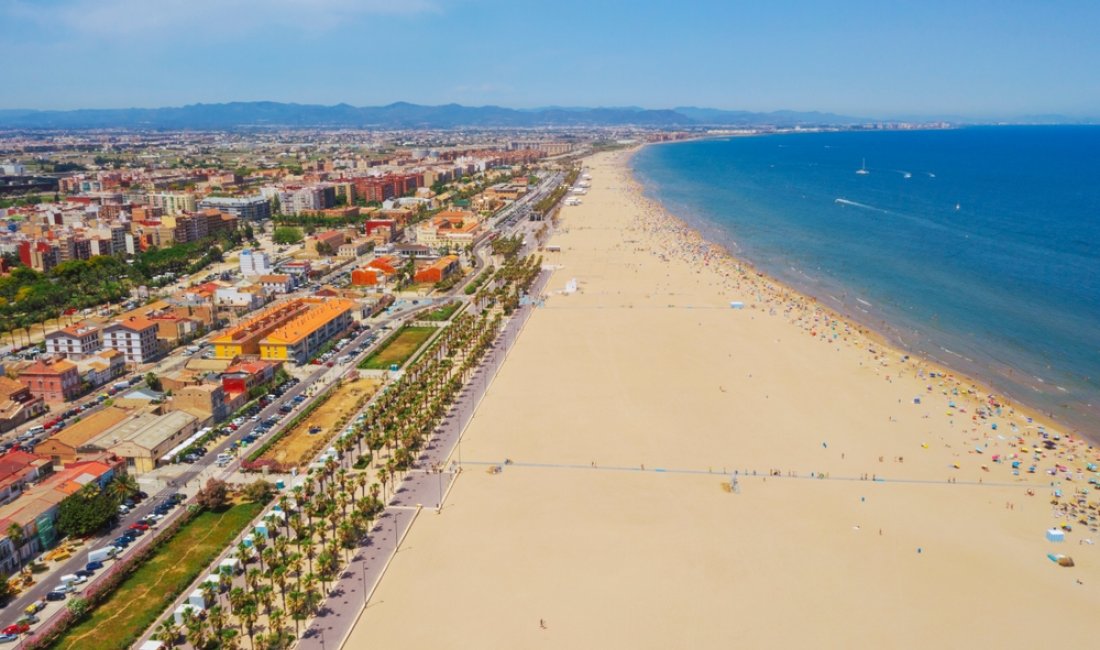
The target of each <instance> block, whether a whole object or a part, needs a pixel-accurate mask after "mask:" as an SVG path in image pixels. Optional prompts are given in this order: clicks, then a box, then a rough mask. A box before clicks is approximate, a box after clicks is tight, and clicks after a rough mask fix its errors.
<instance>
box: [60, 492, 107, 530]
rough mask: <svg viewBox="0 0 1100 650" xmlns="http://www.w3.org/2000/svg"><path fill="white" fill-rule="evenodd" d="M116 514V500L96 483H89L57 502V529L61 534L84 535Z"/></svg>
mask: <svg viewBox="0 0 1100 650" xmlns="http://www.w3.org/2000/svg"><path fill="white" fill-rule="evenodd" d="M89 488H90V489H89ZM117 514H118V501H115V500H114V498H112V497H111V496H110V495H109V494H107V493H106V492H105V491H103V490H100V489H99V487H98V486H96V484H94V483H89V484H88V485H86V486H84V488H82V489H81V490H80V491H79V492H77V493H75V494H71V495H69V496H67V497H65V499H63V500H62V501H61V503H60V504H58V508H57V529H58V530H59V531H60V532H61V534H62V535H68V536H70V537H84V536H86V535H90V534H92V533H94V532H95V531H97V530H99V529H100V528H102V527H103V526H104V525H106V524H107V522H109V521H110V520H111V519H112V518H113V517H115V515H117Z"/></svg>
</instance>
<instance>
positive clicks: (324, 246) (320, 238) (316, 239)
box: [306, 230, 347, 257]
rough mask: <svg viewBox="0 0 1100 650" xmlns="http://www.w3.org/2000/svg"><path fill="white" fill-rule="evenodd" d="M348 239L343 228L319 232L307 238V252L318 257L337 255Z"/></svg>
mask: <svg viewBox="0 0 1100 650" xmlns="http://www.w3.org/2000/svg"><path fill="white" fill-rule="evenodd" d="M346 241H347V233H345V232H344V231H343V230H326V231H325V232H319V233H317V234H315V235H311V236H310V237H308V238H306V253H308V254H310V255H314V256H317V257H320V256H322V255H335V254H336V252H337V251H339V250H340V247H341V246H343V245H344V242H346Z"/></svg>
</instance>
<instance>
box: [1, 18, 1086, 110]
mask: <svg viewBox="0 0 1100 650" xmlns="http://www.w3.org/2000/svg"><path fill="white" fill-rule="evenodd" d="M1056 9H1057V11H1054V10H1052V9H1050V8H1048V7H1046V6H1043V7H1038V6H1036V7H1030V6H1023V5H1017V6H1013V7H1011V8H1010V9H1005V8H1003V7H1002V6H1001V5H996V4H993V3H988V2H977V3H969V4H968V5H967V6H964V7H959V6H954V5H947V4H943V3H928V4H924V5H921V6H919V7H889V8H883V7H880V6H878V5H874V4H871V3H869V2H850V3H846V4H845V5H844V6H843V7H829V8H823V7H820V6H818V5H816V4H814V3H809V2H786V3H781V4H780V5H769V6H767V7H761V6H754V5H751V4H734V5H733V6H730V5H727V4H723V3H716V2H704V3H695V4H693V5H691V6H683V5H675V4H672V3H667V2H661V3H656V4H654V3H647V4H646V5H644V6H631V7H627V6H618V5H611V6H607V5H599V6H595V5H591V4H584V3H579V2H572V1H569V2H563V3H558V4H556V5H555V6H554V8H553V9H545V10H540V11H535V10H532V9H530V8H529V7H519V6H516V5H513V4H508V3H502V2H496V1H495V0H460V1H457V2H444V1H437V0H416V1H413V2H401V3H394V2H384V1H375V0H370V1H366V2H353V1H350V0H321V1H319V2H311V3H305V2H298V1H295V0H278V1H276V2H268V3H259V2H255V1H254V0H237V1H235V2H220V3H215V2H209V1H206V0H199V1H192V2H177V1H175V0H169V1H166V2H161V3H157V4H156V5H153V6H149V5H146V4H143V3H140V2H136V1H135V0H105V1H103V2H96V3H93V2H90V1H88V0H53V1H51V2H45V3H33V4H32V3H28V2H25V1H21V0H6V1H2V2H0V38H3V39H4V41H5V42H6V43H7V44H8V46H9V49H10V50H11V51H12V52H14V53H17V54H18V56H16V57H13V58H14V60H17V61H23V62H24V63H22V64H17V65H8V66H5V67H4V68H3V70H2V71H0V83H2V84H3V85H4V87H5V88H6V89H7V90H8V92H7V93H5V100H4V101H3V105H2V106H0V108H9V109H40V110H71V109H78V108H128V107H142V108H155V107H165V106H183V105H189V104H195V103H222V102H233V101H275V102H297V103H303V104H320V105H333V104H339V103H347V104H351V105H354V106H378V105H386V104H390V103H392V102H397V101H408V102H412V103H417V104H426V105H441V104H448V103H452V102H453V103H458V104H462V105H466V106H483V105H497V106H506V107H511V108H519V109H529V108H537V107H545V106H585V107H617V106H640V107H643V108H653V109H664V108H674V107H677V106H702V107H713V108H719V109H727V110H749V111H774V110H796V111H813V110H819V111H828V112H834V113H839V114H843V115H850V116H858V117H866V118H872V119H911V118H916V119H919V118H929V119H934V118H940V117H955V116H963V117H969V118H977V119H989V120H997V119H1011V118H1016V117H1019V116H1021V115H1035V114H1048V113H1057V114H1062V115H1065V116H1068V117H1071V118H1074V117H1076V118H1081V117H1096V116H1098V115H1100V89H1098V88H1097V86H1096V84H1095V83H1092V82H1091V79H1092V77H1091V75H1090V72H1089V70H1088V63H1087V62H1088V61H1091V60H1095V59H1097V58H1100V45H1098V44H1097V43H1095V42H1094V41H1093V40H1092V39H1091V38H1090V35H1089V31H1090V26H1091V25H1095V24H1097V19H1098V18H1100V8H1097V7H1095V6H1091V5H1088V4H1086V3H1081V2H1063V3H1057V7H1056Z"/></svg>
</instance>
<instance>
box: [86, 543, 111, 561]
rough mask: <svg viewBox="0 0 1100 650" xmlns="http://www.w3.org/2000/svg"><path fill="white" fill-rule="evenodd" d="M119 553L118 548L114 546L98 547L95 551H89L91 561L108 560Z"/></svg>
mask: <svg viewBox="0 0 1100 650" xmlns="http://www.w3.org/2000/svg"><path fill="white" fill-rule="evenodd" d="M116 553H118V549H117V548H115V547H114V546H105V547H103V548H97V549H95V550H94V551H91V552H89V553H88V561H89V562H106V561H107V560H109V559H111V558H113V557H114V556H115V554H116Z"/></svg>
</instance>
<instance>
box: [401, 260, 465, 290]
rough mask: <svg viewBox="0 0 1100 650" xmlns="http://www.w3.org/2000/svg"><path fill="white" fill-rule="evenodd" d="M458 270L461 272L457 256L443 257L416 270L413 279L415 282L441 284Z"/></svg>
mask: <svg viewBox="0 0 1100 650" xmlns="http://www.w3.org/2000/svg"><path fill="white" fill-rule="evenodd" d="M459 270H461V266H460V265H459V263H458V256H457V255H444V256H443V257H441V258H439V259H438V260H436V261H434V262H432V263H431V264H428V265H427V266H425V267H423V268H421V269H419V270H417V272H416V275H415V276H413V279H414V280H415V281H417V282H425V283H431V284H434V283H436V282H442V281H443V280H444V279H445V278H449V277H451V276H452V275H454V274H455V273H457V272H458V271H459Z"/></svg>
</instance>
